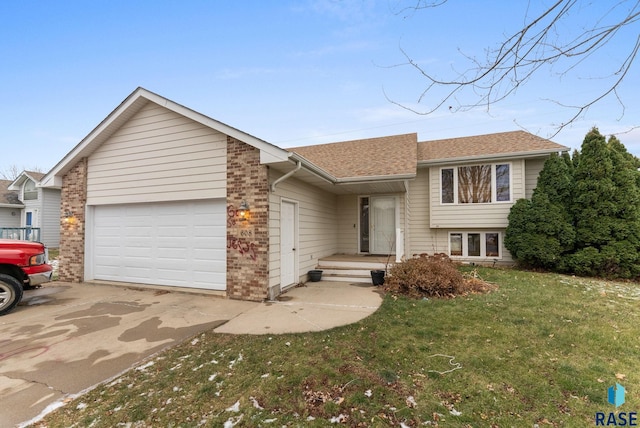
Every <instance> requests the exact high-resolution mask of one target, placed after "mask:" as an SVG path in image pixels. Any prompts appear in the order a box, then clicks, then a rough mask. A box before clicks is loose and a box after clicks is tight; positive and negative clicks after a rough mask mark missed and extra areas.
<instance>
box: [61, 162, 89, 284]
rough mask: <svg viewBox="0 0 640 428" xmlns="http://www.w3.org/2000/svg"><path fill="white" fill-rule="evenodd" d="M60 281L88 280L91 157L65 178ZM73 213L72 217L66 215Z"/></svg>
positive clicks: (63, 185) (62, 199)
mask: <svg viewBox="0 0 640 428" xmlns="http://www.w3.org/2000/svg"><path fill="white" fill-rule="evenodd" d="M60 200H61V202H60V270H59V278H60V281H67V282H82V281H83V280H84V234H85V205H86V202H87V158H82V159H81V160H80V161H78V163H76V164H75V165H74V166H73V168H71V170H70V171H69V172H67V173H66V174H65V175H64V177H63V178H62V190H61V194H60ZM67 212H70V213H72V214H73V216H72V217H67V216H66V215H65V214H66V213H67Z"/></svg>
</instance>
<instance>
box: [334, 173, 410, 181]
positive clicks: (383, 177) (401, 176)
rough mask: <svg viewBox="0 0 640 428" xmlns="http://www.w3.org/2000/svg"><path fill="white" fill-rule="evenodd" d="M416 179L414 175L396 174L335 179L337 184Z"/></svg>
mask: <svg viewBox="0 0 640 428" xmlns="http://www.w3.org/2000/svg"><path fill="white" fill-rule="evenodd" d="M413 178H416V174H415V173H409V174H396V175H370V176H363V177H345V178H338V179H336V183H337V184H352V183H384V182H388V181H405V180H411V179H413Z"/></svg>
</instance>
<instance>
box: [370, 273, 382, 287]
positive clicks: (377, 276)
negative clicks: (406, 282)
mask: <svg viewBox="0 0 640 428" xmlns="http://www.w3.org/2000/svg"><path fill="white" fill-rule="evenodd" d="M384 274H385V271H383V270H372V271H371V281H372V282H373V285H382V284H384Z"/></svg>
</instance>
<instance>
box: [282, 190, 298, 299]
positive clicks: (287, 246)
mask: <svg viewBox="0 0 640 428" xmlns="http://www.w3.org/2000/svg"><path fill="white" fill-rule="evenodd" d="M296 223H297V222H296V204H295V203H293V202H288V201H282V205H281V209H280V287H286V286H288V285H291V284H294V283H295V282H296V274H295V273H296V272H295V269H296Z"/></svg>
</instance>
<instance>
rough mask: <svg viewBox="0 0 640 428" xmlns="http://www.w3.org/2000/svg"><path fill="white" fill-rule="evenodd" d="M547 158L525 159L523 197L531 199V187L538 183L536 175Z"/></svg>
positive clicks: (533, 187)
mask: <svg viewBox="0 0 640 428" xmlns="http://www.w3.org/2000/svg"><path fill="white" fill-rule="evenodd" d="M546 160H547V159H546V158H544V159H527V160H526V161H525V163H524V165H525V167H524V171H525V172H524V189H525V198H527V199H531V196H533V189H535V188H536V185H537V184H538V175H540V171H542V168H543V167H544V163H545V161H546Z"/></svg>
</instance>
